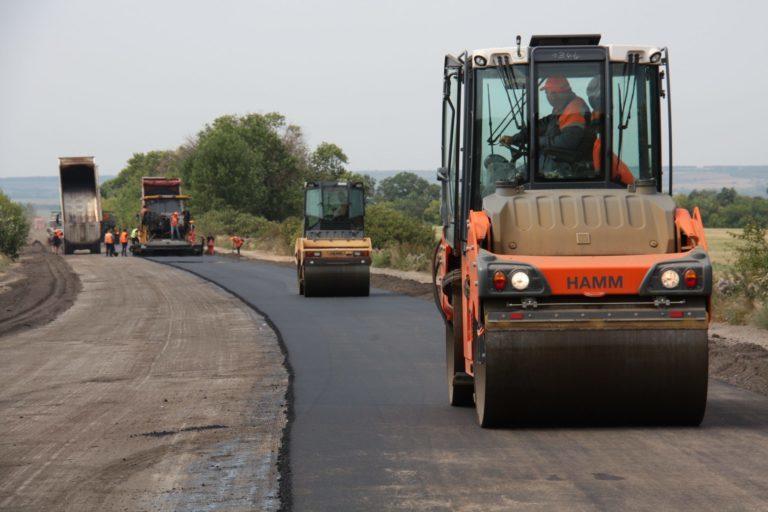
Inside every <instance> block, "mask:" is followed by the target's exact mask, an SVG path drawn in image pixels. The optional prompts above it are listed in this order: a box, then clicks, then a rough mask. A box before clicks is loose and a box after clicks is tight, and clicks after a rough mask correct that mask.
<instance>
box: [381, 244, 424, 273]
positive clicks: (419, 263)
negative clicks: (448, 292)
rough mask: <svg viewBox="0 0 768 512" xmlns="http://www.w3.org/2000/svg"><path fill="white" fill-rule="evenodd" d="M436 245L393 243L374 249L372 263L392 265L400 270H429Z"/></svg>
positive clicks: (382, 265) (391, 266)
mask: <svg viewBox="0 0 768 512" xmlns="http://www.w3.org/2000/svg"><path fill="white" fill-rule="evenodd" d="M433 250H434V247H432V246H425V245H413V244H392V245H389V246H388V247H386V248H384V249H374V251H373V255H372V257H371V263H372V265H373V266H374V267H390V268H396V269H398V270H418V271H423V270H429V268H430V266H431V265H432V252H433Z"/></svg>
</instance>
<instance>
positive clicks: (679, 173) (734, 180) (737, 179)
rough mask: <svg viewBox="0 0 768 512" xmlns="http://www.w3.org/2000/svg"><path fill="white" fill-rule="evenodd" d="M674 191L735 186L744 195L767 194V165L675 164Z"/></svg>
mask: <svg viewBox="0 0 768 512" xmlns="http://www.w3.org/2000/svg"><path fill="white" fill-rule="evenodd" d="M673 182H674V184H673V188H674V189H675V191H676V192H690V191H692V190H694V189H697V190H705V189H714V190H720V189H721V188H723V187H726V188H735V189H736V191H737V192H738V193H739V194H742V195H745V196H761V197H766V196H768V192H766V189H767V188H768V165H749V166H734V165H708V166H704V167H691V166H677V167H675V176H674V178H673Z"/></svg>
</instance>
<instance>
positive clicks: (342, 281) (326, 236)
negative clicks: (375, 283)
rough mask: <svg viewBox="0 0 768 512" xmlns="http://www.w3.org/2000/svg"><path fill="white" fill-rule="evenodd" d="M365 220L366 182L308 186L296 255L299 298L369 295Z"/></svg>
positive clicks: (313, 183) (319, 183) (305, 192)
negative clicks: (301, 296) (301, 233)
mask: <svg viewBox="0 0 768 512" xmlns="http://www.w3.org/2000/svg"><path fill="white" fill-rule="evenodd" d="M364 217H365V188H364V186H363V184H362V183H348V182H311V183H306V184H305V186H304V229H303V236H302V237H300V238H298V239H297V240H296V245H295V252H294V254H295V257H296V272H297V275H298V284H299V294H301V295H304V296H305V297H316V296H343V295H348V296H366V295H368V294H369V291H370V281H371V277H370V266H371V250H372V247H371V239H370V238H367V237H366V236H365V230H364Z"/></svg>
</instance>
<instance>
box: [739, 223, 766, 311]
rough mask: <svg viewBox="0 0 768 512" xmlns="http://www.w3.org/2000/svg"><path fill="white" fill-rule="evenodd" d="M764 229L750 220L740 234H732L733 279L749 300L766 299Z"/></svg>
mask: <svg viewBox="0 0 768 512" xmlns="http://www.w3.org/2000/svg"><path fill="white" fill-rule="evenodd" d="M765 231H766V230H765V228H764V227H762V225H761V224H760V223H759V222H758V221H757V220H755V219H750V220H749V221H747V223H746V224H745V226H744V231H742V232H741V233H740V234H732V235H731V236H733V237H734V238H735V239H736V240H738V241H739V243H738V244H737V245H736V247H735V249H736V261H735V262H734V264H733V277H734V279H735V281H736V283H737V286H738V288H739V290H740V291H741V293H742V294H744V296H746V297H747V298H748V299H750V300H766V299H768V241H766V239H765V235H766V233H765Z"/></svg>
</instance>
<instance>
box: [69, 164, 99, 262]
mask: <svg viewBox="0 0 768 512" xmlns="http://www.w3.org/2000/svg"><path fill="white" fill-rule="evenodd" d="M59 185H60V190H61V221H62V229H63V230H64V254H72V253H74V252H75V251H78V250H88V251H90V252H91V253H93V254H99V253H100V252H101V195H100V193H99V174H98V168H97V167H96V164H95V163H94V159H93V157H92V156H74V157H61V158H59Z"/></svg>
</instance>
